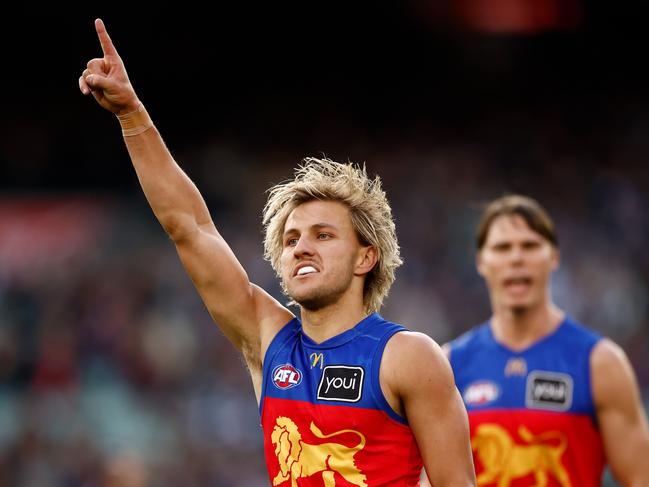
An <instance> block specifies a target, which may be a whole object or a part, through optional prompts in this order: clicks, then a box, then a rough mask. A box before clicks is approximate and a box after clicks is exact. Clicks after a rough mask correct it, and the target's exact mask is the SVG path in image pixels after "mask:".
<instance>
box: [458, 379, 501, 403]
mask: <svg viewBox="0 0 649 487" xmlns="http://www.w3.org/2000/svg"><path fill="white" fill-rule="evenodd" d="M498 396H500V389H499V388H498V385H497V384H496V383H495V382H491V381H488V380H481V381H478V382H474V383H473V384H471V385H469V387H467V388H466V389H465V390H464V394H462V398H463V399H464V403H465V404H467V405H469V406H483V405H485V404H489V403H490V402H493V401H495V400H496V399H498Z"/></svg>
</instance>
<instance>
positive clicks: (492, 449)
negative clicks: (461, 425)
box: [471, 424, 571, 487]
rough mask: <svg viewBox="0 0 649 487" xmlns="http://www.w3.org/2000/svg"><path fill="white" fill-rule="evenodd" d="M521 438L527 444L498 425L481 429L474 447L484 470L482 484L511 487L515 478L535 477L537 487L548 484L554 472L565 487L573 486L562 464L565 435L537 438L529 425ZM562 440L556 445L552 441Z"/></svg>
mask: <svg viewBox="0 0 649 487" xmlns="http://www.w3.org/2000/svg"><path fill="white" fill-rule="evenodd" d="M518 434H519V436H520V437H521V438H522V439H523V440H524V441H525V442H526V443H527V444H525V445H517V444H516V443H514V441H513V440H512V438H511V436H509V433H508V432H507V430H505V429H504V428H503V427H501V426H498V425H496V424H482V425H480V426H478V428H477V429H476V432H475V434H474V436H473V438H472V439H471V448H473V450H476V451H477V455H478V458H479V459H480V462H482V465H483V466H484V471H483V472H482V473H481V474H480V475H478V478H477V481H478V485H485V484H489V483H492V482H496V481H497V482H498V487H507V486H509V484H510V483H511V481H512V479H515V478H519V477H524V476H526V475H529V474H534V478H535V482H536V486H537V487H545V486H546V485H547V484H548V473H551V474H552V475H553V476H554V477H555V478H556V479H557V481H558V482H559V483H560V484H561V486H562V487H571V485H570V478H569V477H568V473H567V472H566V470H565V468H564V467H563V465H562V464H561V455H563V452H564V451H565V450H566V446H567V441H566V438H565V436H563V435H562V434H561V433H559V432H557V431H550V432H547V433H542V434H540V435H538V436H534V435H533V434H532V433H531V432H530V431H529V430H528V429H527V428H525V426H520V427H519V428H518ZM552 439H554V440H557V439H558V440H559V444H558V445H556V446H552V445H550V444H548V443H547V441H548V440H552Z"/></svg>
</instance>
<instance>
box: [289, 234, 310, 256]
mask: <svg viewBox="0 0 649 487" xmlns="http://www.w3.org/2000/svg"><path fill="white" fill-rule="evenodd" d="M313 253H314V249H313V241H312V240H311V239H310V238H309V237H308V235H302V236H300V238H299V239H298V241H297V243H296V244H295V247H293V255H295V256H296V257H302V256H304V255H313Z"/></svg>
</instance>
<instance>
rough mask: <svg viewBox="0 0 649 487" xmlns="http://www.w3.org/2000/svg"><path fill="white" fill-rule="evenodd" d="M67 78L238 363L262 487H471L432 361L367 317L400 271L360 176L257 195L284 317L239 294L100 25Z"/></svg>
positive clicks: (229, 259)
mask: <svg viewBox="0 0 649 487" xmlns="http://www.w3.org/2000/svg"><path fill="white" fill-rule="evenodd" d="M95 27H96V30H97V34H98V36H99V41H100V43H101V47H102V50H103V56H102V57H100V58H96V59H93V60H91V61H90V62H88V65H87V69H85V70H84V71H83V73H82V75H81V77H80V79H79V86H80V89H81V92H82V93H83V94H86V95H89V94H91V95H93V96H94V98H95V100H96V101H97V102H98V103H99V104H100V105H101V106H102V107H103V108H105V109H107V110H109V111H110V112H112V113H114V114H115V115H117V117H118V119H119V121H120V123H121V126H122V132H123V135H124V140H125V142H126V146H127V148H128V151H129V154H130V156H131V160H132V163H133V166H134V167H135V171H136V173H137V176H138V178H139V180H140V183H141V185H142V188H143V190H144V194H145V195H146V197H147V199H148V201H149V203H150V205H151V208H152V209H153V212H154V213H155V215H156V217H157V218H158V220H159V221H160V223H161V224H162V226H163V228H164V229H165V231H166V232H167V233H168V234H169V236H170V237H171V239H172V241H173V242H174V244H175V245H176V248H177V251H178V255H179V256H180V259H181V261H182V263H183V265H184V266H185V269H186V270H187V272H188V274H189V276H190V277H191V279H192V281H193V282H194V284H195V286H196V288H197V290H198V292H199V294H200V295H201V297H202V299H203V301H204V303H205V305H206V307H207V309H208V310H209V312H210V314H211V315H212V317H213V318H214V320H215V322H216V323H218V325H219V326H220V328H221V330H222V331H223V333H224V334H225V335H226V336H227V337H228V339H229V340H230V341H231V342H232V343H233V344H234V346H235V347H236V348H237V349H239V350H240V351H241V353H242V354H243V356H244V358H245V360H246V362H247V365H248V368H249V370H250V375H251V377H252V382H253V386H254V390H255V394H256V397H257V400H258V403H259V407H260V413H261V422H262V427H263V433H264V443H265V455H266V461H267V466H268V474H269V479H270V482H271V484H272V485H274V486H291V487H296V486H297V485H298V481H299V485H301V486H306V485H310V486H325V487H332V486H334V485H339V484H340V485H356V486H359V487H378V486H395V485H403V486H415V485H419V473H420V471H421V468H422V465H425V467H426V470H427V472H428V475H429V478H430V480H431V482H432V483H433V484H434V485H435V486H436V487H440V486H451V485H453V486H469V485H474V483H475V477H474V474H473V465H472V460H471V450H470V446H469V435H468V422H467V417H466V411H465V410H464V407H463V405H462V400H461V398H460V396H459V394H458V392H457V390H456V388H455V386H454V382H453V376H452V372H451V369H450V366H449V364H448V362H447V361H446V359H445V357H444V355H443V353H442V351H441V349H440V347H438V346H437V344H435V343H434V342H433V340H431V339H430V338H428V337H427V336H425V335H422V334H419V333H414V332H410V331H408V330H406V329H405V328H404V327H403V326H400V325H396V324H394V323H390V322H388V321H386V320H384V319H383V318H382V317H381V316H380V315H379V314H378V310H379V308H380V307H381V303H382V301H383V299H384V298H385V296H386V295H387V293H388V290H389V288H390V286H391V285H392V282H393V281H394V271H395V269H396V268H397V267H398V266H399V265H400V264H401V259H400V256H399V246H398V244H397V240H396V235H395V228H394V223H393V220H392V215H391V210H390V206H389V205H388V202H387V199H386V197H385V194H384V192H383V190H382V189H381V184H380V181H379V179H378V178H376V179H370V178H368V176H367V174H366V172H365V170H364V169H361V168H359V167H357V166H354V165H351V164H337V163H335V162H333V161H329V160H326V159H322V160H321V159H313V158H309V159H306V160H305V161H304V163H303V165H301V166H300V167H299V168H298V169H297V171H296V175H295V178H294V179H293V180H292V181H289V182H287V183H284V184H281V185H278V186H276V187H274V188H272V189H271V191H270V196H269V199H268V203H267V205H266V208H265V210H264V222H265V224H266V238H265V242H264V243H265V250H266V257H267V258H268V259H269V260H270V262H271V264H272V266H273V268H274V269H275V271H276V272H277V275H278V276H279V278H280V279H281V282H282V286H283V288H284V290H285V291H286V293H287V294H288V296H290V298H291V299H292V300H293V301H294V302H295V303H297V304H298V305H299V309H300V317H299V319H298V318H297V317H295V316H294V315H293V314H292V313H291V312H290V311H289V310H288V309H287V308H285V307H284V306H282V305H281V304H280V303H279V302H277V301H276V300H275V299H274V298H272V297H271V296H270V295H269V294H267V293H266V292H265V291H264V290H263V289H261V288H259V287H258V286H256V285H254V284H253V283H251V282H250V281H249V279H248V276H247V275H246V272H245V271H244V269H243V268H242V266H241V264H240V263H239V262H238V260H237V259H236V257H235V256H234V254H233V252H232V250H231V249H230V248H229V247H228V245H227V243H226V242H225V241H224V240H223V238H222V237H221V235H220V234H219V233H218V231H217V230H216V227H215V225H214V223H213V221H212V218H211V216H210V214H209V212H208V209H207V207H206V205H205V203H204V201H203V199H202V197H201V195H200V193H199V192H198V190H197V188H196V186H195V185H194V184H193V183H192V182H191V181H190V179H189V178H188V177H187V176H186V174H185V173H184V172H183V171H182V170H181V169H180V167H179V166H178V165H177V164H176V162H175V161H174V159H173V158H172V156H171V154H170V153H169V151H168V150H167V148H166V147H165V144H164V142H163V140H162V138H161V136H160V134H159V133H158V131H157V129H156V128H155V127H154V125H153V123H152V122H151V119H150V118H149V116H148V115H147V113H146V110H145V109H144V106H143V105H142V103H141V102H140V100H139V99H138V97H137V95H136V94H135V91H134V89H133V86H132V85H131V83H130V81H129V79H128V76H127V74H126V70H125V68H124V64H123V63H122V60H121V58H120V57H119V55H118V54H117V51H116V49H115V47H114V45H113V43H112V42H111V40H110V38H109V36H108V33H107V32H106V29H105V27H104V24H103V23H102V21H101V20H96V21H95Z"/></svg>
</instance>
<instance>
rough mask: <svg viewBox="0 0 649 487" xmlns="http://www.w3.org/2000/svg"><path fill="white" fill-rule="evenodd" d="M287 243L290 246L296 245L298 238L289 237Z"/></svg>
mask: <svg viewBox="0 0 649 487" xmlns="http://www.w3.org/2000/svg"><path fill="white" fill-rule="evenodd" d="M286 245H288V246H289V247H295V246H296V245H297V238H289V239H288V240H287V241H286Z"/></svg>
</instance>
